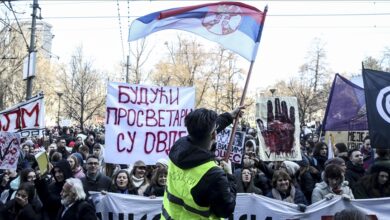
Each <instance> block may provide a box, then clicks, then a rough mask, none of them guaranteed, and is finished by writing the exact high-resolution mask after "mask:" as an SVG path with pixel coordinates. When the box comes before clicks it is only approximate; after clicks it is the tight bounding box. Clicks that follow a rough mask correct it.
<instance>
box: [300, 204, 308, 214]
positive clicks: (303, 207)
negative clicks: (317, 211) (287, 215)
mask: <svg viewBox="0 0 390 220" xmlns="http://www.w3.org/2000/svg"><path fill="white" fill-rule="evenodd" d="M306 207H307V206H306V205H305V204H301V203H299V204H298V210H299V211H301V212H305V211H306Z"/></svg>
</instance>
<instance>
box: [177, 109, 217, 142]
mask: <svg viewBox="0 0 390 220" xmlns="http://www.w3.org/2000/svg"><path fill="white" fill-rule="evenodd" d="M217 117H218V114H217V113H216V112H214V111H212V110H208V109H205V108H199V109H195V110H194V111H192V112H190V113H189V114H188V115H187V116H186V117H185V120H184V123H185V126H186V128H187V132H188V134H189V135H190V137H191V138H192V139H193V140H194V141H196V142H199V143H205V145H203V146H205V147H206V148H207V150H210V148H211V145H212V144H213V143H214V142H215V140H216V136H217V132H216V129H217V128H216V121H217Z"/></svg>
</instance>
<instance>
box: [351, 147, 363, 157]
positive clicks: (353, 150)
mask: <svg viewBox="0 0 390 220" xmlns="http://www.w3.org/2000/svg"><path fill="white" fill-rule="evenodd" d="M355 151H359V152H360V150H359V149H357V148H353V149H351V150H349V151H348V158H351V156H352V153H353V152H355Z"/></svg>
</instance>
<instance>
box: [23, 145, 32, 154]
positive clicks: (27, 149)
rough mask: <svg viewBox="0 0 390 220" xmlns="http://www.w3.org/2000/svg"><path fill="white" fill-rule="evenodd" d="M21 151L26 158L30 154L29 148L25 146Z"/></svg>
mask: <svg viewBox="0 0 390 220" xmlns="http://www.w3.org/2000/svg"><path fill="white" fill-rule="evenodd" d="M22 151H23V154H24V155H25V156H27V155H29V154H30V147H29V146H28V145H27V144H24V145H23V147H22Z"/></svg>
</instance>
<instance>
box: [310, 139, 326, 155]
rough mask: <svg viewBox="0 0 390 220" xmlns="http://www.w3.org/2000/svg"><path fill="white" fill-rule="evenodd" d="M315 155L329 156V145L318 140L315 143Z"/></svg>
mask: <svg viewBox="0 0 390 220" xmlns="http://www.w3.org/2000/svg"><path fill="white" fill-rule="evenodd" d="M313 155H314V156H322V157H327V156H328V146H327V145H326V144H325V143H324V142H318V143H316V144H315V145H314V152H313Z"/></svg>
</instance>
